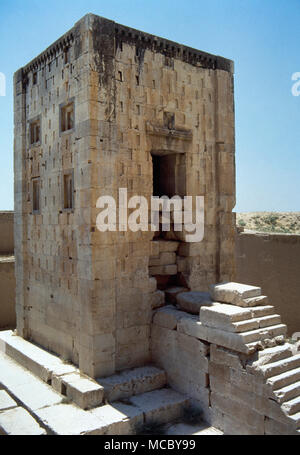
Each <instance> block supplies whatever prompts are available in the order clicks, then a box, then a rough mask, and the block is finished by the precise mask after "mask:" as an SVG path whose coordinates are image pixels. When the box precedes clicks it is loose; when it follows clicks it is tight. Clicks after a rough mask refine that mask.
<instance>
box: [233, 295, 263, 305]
mask: <svg viewBox="0 0 300 455" xmlns="http://www.w3.org/2000/svg"><path fill="white" fill-rule="evenodd" d="M259 305H264V306H266V305H268V297H267V296H266V295H260V296H258V297H252V298H250V299H243V301H241V302H240V306H244V307H256V306H259Z"/></svg>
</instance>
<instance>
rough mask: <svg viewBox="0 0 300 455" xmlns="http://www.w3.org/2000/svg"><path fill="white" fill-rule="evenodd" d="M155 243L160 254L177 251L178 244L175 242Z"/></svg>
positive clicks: (159, 241)
mask: <svg viewBox="0 0 300 455" xmlns="http://www.w3.org/2000/svg"><path fill="white" fill-rule="evenodd" d="M157 243H158V245H159V252H160V253H164V252H170V253H174V252H176V251H177V249H178V246H179V242H176V241H167V240H158V241H157Z"/></svg>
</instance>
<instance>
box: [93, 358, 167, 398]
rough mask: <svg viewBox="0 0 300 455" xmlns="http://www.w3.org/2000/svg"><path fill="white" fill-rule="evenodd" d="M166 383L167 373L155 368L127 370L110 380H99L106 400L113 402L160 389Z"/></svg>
mask: <svg viewBox="0 0 300 455" xmlns="http://www.w3.org/2000/svg"><path fill="white" fill-rule="evenodd" d="M166 381H167V378H166V374H165V372H164V371H163V370H161V369H159V368H156V367H153V366H146V367H141V368H134V369H132V370H125V371H122V372H121V373H119V374H116V375H113V376H111V377H109V378H99V379H98V383H99V384H101V386H102V387H103V388H104V398H105V399H106V400H108V401H111V402H112V401H117V400H120V399H122V398H128V397H131V396H133V395H139V394H142V393H145V392H150V391H152V390H155V389H160V388H162V387H164V386H165V384H166Z"/></svg>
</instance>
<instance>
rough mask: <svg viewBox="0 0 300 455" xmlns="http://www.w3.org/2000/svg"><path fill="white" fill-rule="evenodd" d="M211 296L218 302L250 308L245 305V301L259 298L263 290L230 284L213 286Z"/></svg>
mask: <svg viewBox="0 0 300 455" xmlns="http://www.w3.org/2000/svg"><path fill="white" fill-rule="evenodd" d="M211 295H212V298H213V300H215V301H216V302H223V303H231V304H232V305H237V306H249V305H246V304H245V302H244V300H245V299H252V298H254V297H259V296H260V295H261V289H260V288H259V287H256V286H249V285H246V284H240V283H232V282H229V283H222V284H216V285H213V286H211ZM262 304H263V302H262Z"/></svg>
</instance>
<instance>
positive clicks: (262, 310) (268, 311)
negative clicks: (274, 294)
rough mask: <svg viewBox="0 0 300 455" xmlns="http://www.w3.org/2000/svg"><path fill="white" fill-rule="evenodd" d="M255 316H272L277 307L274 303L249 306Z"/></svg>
mask: <svg viewBox="0 0 300 455" xmlns="http://www.w3.org/2000/svg"><path fill="white" fill-rule="evenodd" d="M248 310H250V312H251V314H252V317H253V318H260V317H264V316H270V315H272V314H275V307H274V306H272V305H261V306H256V307H251V308H248Z"/></svg>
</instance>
